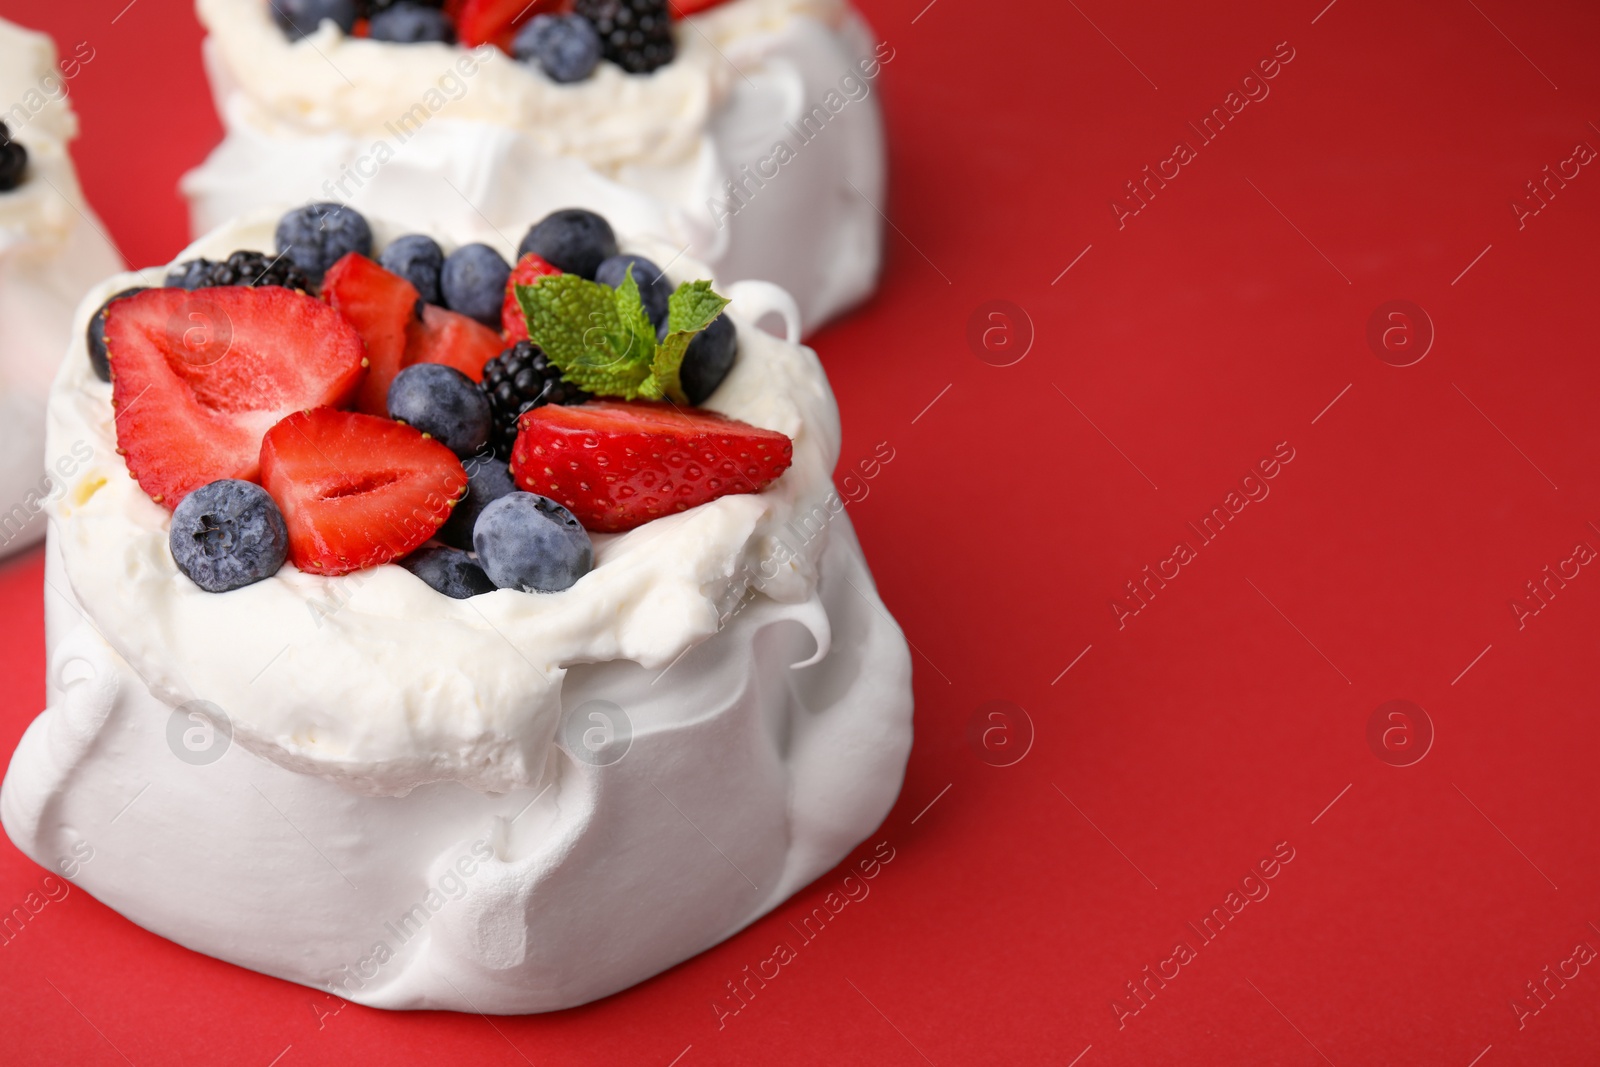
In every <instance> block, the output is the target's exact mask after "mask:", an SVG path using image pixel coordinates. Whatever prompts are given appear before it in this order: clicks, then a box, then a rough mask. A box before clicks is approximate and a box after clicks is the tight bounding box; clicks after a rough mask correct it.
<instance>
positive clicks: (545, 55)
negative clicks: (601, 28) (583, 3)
mask: <svg viewBox="0 0 1600 1067" xmlns="http://www.w3.org/2000/svg"><path fill="white" fill-rule="evenodd" d="M511 54H512V55H514V56H516V57H517V58H518V59H520V60H522V61H523V62H524V63H537V64H538V65H539V69H540V70H542V71H544V72H545V74H546V75H548V76H549V78H550V80H551V81H553V82H563V83H565V82H581V81H583V79H585V78H587V77H588V76H589V75H590V74H593V73H594V68H595V67H596V66H597V65H599V63H600V34H599V33H597V32H596V31H595V28H594V23H592V22H590V21H589V20H588V19H586V18H584V17H583V16H582V15H535V16H534V17H533V19H532V20H531V21H530V22H529V23H528V24H527V25H526V26H524V27H522V29H520V30H518V31H517V36H516V39H515V40H514V41H512V43H511Z"/></svg>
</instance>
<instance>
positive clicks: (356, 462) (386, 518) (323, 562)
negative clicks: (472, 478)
mask: <svg viewBox="0 0 1600 1067" xmlns="http://www.w3.org/2000/svg"><path fill="white" fill-rule="evenodd" d="M261 484H262V485H263V486H264V487H265V488H266V490H267V492H268V493H270V494H272V499H273V500H275V501H277V504H278V507H279V508H280V509H281V510H282V511H283V521H284V523H285V525H287V526H288V527H289V558H290V559H292V560H294V563H295V566H297V567H299V568H300V569H301V570H303V571H310V572H312V573H313V574H347V573H349V572H350V571H358V570H363V569H365V568H367V567H376V566H379V565H380V564H384V563H389V562H391V561H393V560H397V559H400V558H401V557H402V556H408V555H410V554H411V553H412V552H413V551H415V550H416V549H417V548H419V547H421V546H422V544H423V543H424V542H425V541H427V540H428V538H430V537H432V536H433V535H434V533H435V531H437V530H438V529H439V527H441V526H443V525H444V521H445V520H446V519H448V518H449V517H450V509H451V508H452V507H454V506H455V503H456V501H457V500H459V499H460V497H461V494H462V493H463V492H464V491H465V490H466V486H467V472H466V471H465V470H463V469H462V467H461V461H460V460H458V459H456V457H455V456H454V455H453V454H452V453H451V451H450V450H449V449H448V448H446V447H445V446H444V445H441V444H440V443H439V442H438V441H435V440H433V439H432V438H429V437H424V436H423V435H422V434H421V433H420V432H418V431H417V430H414V429H412V428H411V427H409V426H406V425H404V424H403V423H398V422H392V421H390V420H389V419H380V418H377V417H376V416H373V415H360V414H357V413H355V412H353V411H335V410H334V409H332V408H316V409H314V410H311V411H297V412H295V413H294V414H293V415H290V416H289V417H288V418H286V419H284V420H283V421H282V422H280V423H278V424H277V425H276V426H274V427H273V428H272V429H270V430H268V431H267V435H266V437H264V438H263V439H262V441H261Z"/></svg>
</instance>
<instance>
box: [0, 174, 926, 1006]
mask: <svg viewBox="0 0 1600 1067" xmlns="http://www.w3.org/2000/svg"><path fill="white" fill-rule="evenodd" d="M462 236H463V237H466V238H469V239H468V240H465V241H464V242H463V241H460V240H451V239H449V238H448V235H447V234H445V233H444V232H442V231H437V230H435V231H426V230H411V231H410V232H406V231H403V230H401V229H400V228H397V227H394V226H391V225H387V224H385V223H383V222H382V221H379V220H376V219H374V220H369V219H368V218H366V217H365V216H363V215H362V214H360V213H358V212H356V211H355V210H354V209H351V208H348V207H340V206H336V205H331V204H312V205H304V206H301V207H298V208H295V209H293V210H290V211H289V212H287V213H286V214H284V215H282V216H281V217H276V216H273V215H267V216H255V217H253V218H246V219H244V220H241V221H237V222H234V223H230V224H228V225H226V226H224V227H222V228H221V229H219V230H218V231H217V232H215V233H213V234H211V235H209V236H207V237H206V238H204V239H203V240H201V241H199V242H198V243H197V244H195V245H194V246H193V247H192V248H191V249H189V250H188V252H186V253H185V254H184V256H183V257H181V258H180V260H179V261H178V262H176V263H174V264H173V265H172V267H171V268H170V269H169V271H168V272H167V275H166V278H165V282H166V284H165V285H162V286H159V287H155V288H140V287H139V286H138V281H139V279H137V278H135V277H133V276H126V275H125V276H121V277H116V278H112V279H111V280H109V281H107V282H105V283H104V284H102V285H101V286H99V287H98V288H97V289H96V290H95V291H94V292H92V293H91V294H90V295H89V297H88V298H87V300H86V303H85V317H86V318H91V320H92V327H91V329H90V330H89V331H88V332H87V334H86V336H84V337H82V338H80V339H79V340H77V341H75V342H74V344H73V347H72V349H71V351H70V352H69V354H68V359H67V361H66V363H65V364H64V365H63V367H62V369H61V371H60V374H59V376H58V377H57V379H56V382H55V386H54V390H53V392H52V395H51V402H50V413H49V420H50V425H49V441H48V446H47V448H48V454H49V456H50V457H51V459H52V460H54V459H55V458H57V457H60V456H64V455H68V454H73V450H74V448H75V447H76V446H77V444H78V443H79V442H87V445H88V448H87V452H88V459H87V460H85V461H84V462H82V463H80V464H79V465H78V468H77V471H76V473H75V475H74V476H72V477H71V478H70V479H69V481H68V484H67V485H66V491H65V493H64V494H63V495H62V497H61V498H60V499H59V500H57V501H55V502H54V503H53V504H52V505H51V524H50V538H49V544H48V548H47V554H46V577H47V581H48V583H49V585H50V587H51V589H52V590H54V591H55V592H54V593H53V594H52V595H51V596H50V597H49V598H48V607H47V610H48V616H47V632H48V644H49V673H48V696H47V699H48V710H46V711H45V712H44V714H42V715H41V716H40V717H39V718H38V719H37V720H36V721H35V722H34V723H33V724H32V725H31V726H30V727H29V729H28V731H27V733H26V735H25V736H24V738H23V740H22V743H21V745H20V746H19V748H18V750H17V752H16V754H15V756H14V757H13V759H12V763H11V766H10V769H9V771H8V773H7V775H6V779H5V783H4V787H3V790H0V818H3V821H4V825H5V828H6V831H7V832H8V833H9V834H10V835H11V838H12V840H13V841H14V842H16V843H17V845H18V846H19V847H20V848H21V849H22V850H23V851H25V852H26V853H27V854H28V855H29V856H31V857H32V858H34V859H35V860H36V861H37V862H39V863H41V864H43V865H45V866H47V867H49V868H50V869H52V870H60V871H63V872H67V871H69V870H70V872H71V873H72V874H73V875H74V876H75V880H76V881H77V883H78V884H79V885H81V886H82V887H84V888H85V889H87V890H88V891H89V892H91V893H93V894H94V895H95V896H97V897H99V898H100V899H101V900H103V901H105V902H106V903H107V904H109V905H110V906H112V907H114V908H116V909H117V910H119V911H121V912H122V913H123V914H125V915H127V916H128V917H129V918H131V919H133V920H134V921H135V922H137V923H139V924H141V925H143V926H145V927H147V928H149V929H151V930H154V931H156V932H158V933H160V934H163V935H164V936H167V937H170V938H172V939H173V940H175V941H178V942H180V943H182V944H184V945H187V946H189V947H191V948H194V949H196V950H198V951H201V952H205V953H208V954H211V955H214V956H218V957H220V958H223V959H227V960H231V961H233V962H235V963H238V964H241V965H243V966H246V967H251V968H254V969H256V970H260V971H264V972H266V973H269V974H273V975H277V976H280V977H283V978H286V979H289V980H292V981H296V982H301V983H304V984H307V985H312V986H317V987H320V988H326V989H329V990H332V991H334V992H337V993H338V994H339V995H341V996H344V997H347V998H350V999H354V1000H357V1001H360V1002H362V1003H366V1004H371V1005H376V1006H382V1007H391V1008H452V1009H458V1010H464V1011H486V1012H498V1013H513V1012H528V1011H542V1010H549V1009H554V1008H560V1007H565V1006H569V1005H573V1004H578V1003H582V1002H584V1001H587V1000H590V999H593V998H595V997H599V996H603V995H605V994H607V993H610V992H613V991H615V990H618V989H621V988H623V987H625V986H627V985H629V984H631V983H634V982H637V981H639V980H641V979H643V978H645V977H648V976H649V975H652V974H655V973H657V972H658V971H660V970H663V969H664V968H666V967H669V966H671V965H672V964H674V963H676V962H678V961H680V960H682V959H684V958H686V957H688V956H690V955H692V954H694V953H696V952H699V951H701V950H703V949H705V948H707V947H708V946H710V945H712V944H714V943H715V942H717V941H718V940H720V939H722V938H724V937H727V936H728V935H729V934H731V933H733V932H734V931H736V930H738V929H740V928H741V927H743V926H744V925H745V924H747V923H749V922H750V921H752V920H753V919H755V918H756V917H758V916H760V915H761V914H763V913H764V912H766V911H767V910H769V909H771V908H772V907H774V906H776V905H777V904H778V903H780V902H781V901H782V900H784V899H785V898H786V897H787V896H788V895H789V894H791V893H792V892H794V891H795V890H796V889H798V888H799V887H801V886H803V885H804V884H805V883H807V882H808V881H810V880H811V879H813V878H815V877H817V876H818V875H819V874H821V873H822V872H824V871H825V870H827V869H828V868H829V867H830V866H832V865H833V864H835V863H837V862H838V861H839V860H840V859H841V858H843V857H844V856H845V854H846V853H847V852H848V851H849V850H850V849H851V848H852V847H853V846H854V845H856V844H857V843H858V842H859V841H861V840H862V839H863V838H864V837H865V836H866V835H867V834H868V833H870V832H871V830H872V829H873V828H874V827H875V826H876V825H877V824H878V822H879V821H880V820H881V819H882V818H883V816H884V815H885V814H886V813H887V811H888V809H889V807H890V805H891V804H892V802H893V800H894V798H895V795H896V793H897V792H898V789H899V783H900V778H901V774H902V772H903V768H904V764H905V759H906V756H907V754H908V751H909V746H910V711H911V693H910V662H909V657H908V654H907V650H906V645H905V642H904V639H903V638H902V636H901V634H900V632H899V629H898V628H897V627H896V626H895V624H894V623H893V621H892V620H891V619H890V618H889V616H888V614H887V613H886V611H885V610H884V608H883V606H882V604H881V602H880V601H879V599H878V597H877V595H876V592H875V590H874V588H873V584H872V579H871V576H870V574H869V573H868V571H867V568H866V564H865V561H864V560H863V558H862V555H861V550H860V548H859V546H858V544H857V542H856V540H855V538H854V536H853V534H852V532H851V528H850V524H849V521H848V519H847V518H846V517H845V516H844V515H843V513H842V511H843V509H842V504H841V502H840V500H839V497H838V495H837V494H836V493H834V492H833V490H832V487H831V481H830V477H831V472H832V470H833V468H834V466H835V463H836V461H837V459H838V449H839V425H838V414H837V409H836V407H835V405H834V401H833V398H832V395H831V393H830V391H829V388H828V384H827V381H826V378H825V376H824V374H823V372H822V369H821V366H820V364H819V363H818V361H817V358H816V356H815V354H814V353H812V352H811V351H810V350H809V349H806V348H803V347H801V346H799V345H798V344H795V343H793V342H792V341H785V340H780V339H778V338H776V337H773V336H770V335H768V334H766V333H764V332H763V331H761V330H760V329H757V328H756V327H755V325H754V323H755V321H756V320H757V319H759V318H760V317H762V316H763V315H765V314H767V313H769V312H770V311H772V310H774V309H782V308H784V307H785V306H787V305H789V304H790V303H791V301H789V300H788V298H787V297H786V296H784V295H783V294H781V293H780V292H777V291H776V290H775V289H774V287H772V286H770V285H767V284H765V283H759V282H744V283H738V284H735V285H732V286H730V287H728V288H727V299H725V298H724V297H723V296H722V295H719V293H718V291H717V289H716V288H715V287H714V286H713V285H712V283H711V282H709V281H707V280H705V278H706V271H705V269H704V267H703V266H702V265H700V264H697V263H694V262H692V261H690V260H688V259H686V258H678V259H676V260H674V261H672V262H671V264H670V266H667V267H666V269H665V270H663V269H662V266H661V265H662V264H666V263H667V262H668V260H667V259H666V258H665V257H666V256H668V255H671V254H673V252H674V250H673V249H672V248H671V247H670V246H669V245H665V244H662V243H660V242H658V241H648V240H640V241H632V242H623V243H620V244H619V241H618V239H617V237H616V235H615V232H614V231H613V229H612V227H611V226H610V224H609V222H608V220H606V219H604V218H602V217H600V216H598V215H595V214H593V213H590V212H586V211H581V210H566V211H561V212H557V213H554V214H553V215H551V216H550V217H547V218H545V219H542V220H540V221H539V222H537V223H536V224H535V225H534V226H532V227H531V228H530V229H528V231H527V233H526V235H525V236H524V237H523V238H522V240H521V242H520V245H519V247H518V248H517V249H515V250H514V249H513V248H512V247H511V246H510V244H509V243H501V241H500V239H499V238H498V237H497V236H496V235H494V234H493V233H488V232H480V233H476V234H463V235H462ZM473 237H476V238H478V239H477V240H472V239H470V238H473ZM90 313H92V314H90Z"/></svg>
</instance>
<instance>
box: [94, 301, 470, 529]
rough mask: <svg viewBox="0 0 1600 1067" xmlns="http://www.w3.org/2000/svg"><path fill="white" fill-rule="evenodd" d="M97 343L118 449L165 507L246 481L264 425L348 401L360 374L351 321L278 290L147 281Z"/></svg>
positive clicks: (115, 307) (116, 311) (118, 306)
mask: <svg viewBox="0 0 1600 1067" xmlns="http://www.w3.org/2000/svg"><path fill="white" fill-rule="evenodd" d="M105 341H106V352H107V355H108V357H109V359H110V361H111V366H112V369H113V370H114V371H115V373H114V374H113V375H112V378H111V386H112V401H111V402H112V404H113V406H114V407H115V408H116V420H115V425H116V431H117V446H118V451H120V452H122V453H123V455H124V456H125V458H126V459H127V463H128V470H129V472H130V473H131V474H132V475H133V478H134V480H135V481H137V482H138V483H139V485H140V486H141V487H142V488H143V489H144V491H145V492H146V493H149V494H150V497H151V499H153V500H154V501H155V502H156V503H158V504H163V505H165V506H166V507H169V508H173V507H176V506H177V505H178V502H179V501H181V500H182V499H183V498H184V497H185V496H186V495H188V494H189V493H190V492H191V491H192V490H194V489H196V488H197V487H199V486H202V485H205V484H206V483H207V482H213V481H216V480H217V479H219V478H242V479H245V480H254V479H255V477H256V472H257V470H258V464H259V457H260V450H261V437H262V434H264V433H265V432H266V431H267V428H268V427H270V426H272V424H273V423H275V422H277V421H278V420H279V419H281V418H283V417H284V416H285V415H287V414H288V413H289V412H291V411H297V410H300V409H302V408H308V407H315V406H317V405H320V404H341V403H344V402H346V401H347V400H349V398H350V397H351V396H352V395H353V394H354V392H355V390H356V387H357V386H358V385H359V384H360V382H361V377H362V367H361V365H362V358H363V355H364V352H363V348H362V344H361V338H360V336H359V335H358V334H357V333H356V332H355V330H353V329H352V328H351V327H350V324H349V323H347V322H345V320H344V319H343V318H341V317H340V316H339V315H338V314H337V313H336V312H334V311H333V310H332V309H331V308H329V307H328V306H327V305H326V304H323V303H322V302H321V301H318V300H315V299H313V298H312V297H309V296H305V295H303V294H301V293H291V292H289V291H288V290H287V289H278V288H272V287H263V288H260V289H244V288H228V289H202V290H200V291H199V292H194V293H189V292H185V291H183V290H182V289H147V290H145V291H144V292H140V293H135V294H133V295H132V296H128V297H124V298H122V299H120V300H116V301H114V302H113V303H112V304H111V306H110V307H109V308H107V309H106V312H105ZM440 447H441V448H442V447H443V446H440Z"/></svg>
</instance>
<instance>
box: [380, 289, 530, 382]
mask: <svg viewBox="0 0 1600 1067" xmlns="http://www.w3.org/2000/svg"><path fill="white" fill-rule="evenodd" d="M504 348H505V343H504V342H502V341H501V340H500V335H499V334H497V333H495V332H494V331H493V330H491V329H489V327H487V326H485V325H484V324H483V323H481V322H478V321H477V320H476V319H469V318H467V317H466V316H465V315H458V314H456V313H455V312H454V311H446V310H445V309H444V308H442V307H435V306H434V305H432V304H425V305H423V308H422V318H421V319H415V320H413V321H412V323H411V325H409V326H407V327H406V354H405V358H404V360H403V361H402V362H403V363H404V365H405V366H407V367H409V366H411V364H413V363H443V364H444V365H445V366H447V367H454V368H455V369H456V370H458V371H460V372H461V373H462V374H465V375H466V376H467V377H468V378H471V379H472V380H473V381H475V382H481V381H482V380H483V365H484V364H485V363H487V362H489V361H490V360H491V359H493V358H494V357H495V356H498V355H499V354H500V352H501V350H503V349H504Z"/></svg>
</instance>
